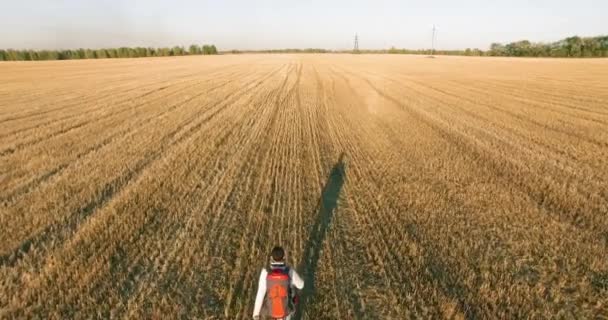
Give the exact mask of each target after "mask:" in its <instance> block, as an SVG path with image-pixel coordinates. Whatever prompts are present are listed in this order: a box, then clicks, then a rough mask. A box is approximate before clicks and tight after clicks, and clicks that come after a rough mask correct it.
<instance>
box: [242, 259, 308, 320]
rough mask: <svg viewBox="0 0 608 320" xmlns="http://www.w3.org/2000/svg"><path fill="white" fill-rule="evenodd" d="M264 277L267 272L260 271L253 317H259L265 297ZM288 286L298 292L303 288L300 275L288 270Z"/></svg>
mask: <svg viewBox="0 0 608 320" xmlns="http://www.w3.org/2000/svg"><path fill="white" fill-rule="evenodd" d="M266 276H268V271H266V269H262V272H260V280H258V294H257V295H256V296H255V305H254V307H253V316H254V317H255V316H259V315H260V310H262V305H263V304H264V296H266ZM289 284H290V285H291V286H292V287H296V288H298V289H299V290H302V289H303V288H304V280H302V278H300V275H299V274H298V273H297V272H296V271H295V270H293V269H292V268H289Z"/></svg>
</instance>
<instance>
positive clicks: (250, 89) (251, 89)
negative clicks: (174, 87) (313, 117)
mask: <svg viewBox="0 0 608 320" xmlns="http://www.w3.org/2000/svg"><path fill="white" fill-rule="evenodd" d="M279 69H280V68H279ZM276 71H278V70H276ZM260 83H261V82H258V85H259V84H260ZM254 88H255V87H253V88H247V89H249V90H247V91H253V89H254ZM229 103H230V102H227V104H229ZM189 137H190V136H188V137H187V139H190V138H189ZM184 138H186V137H184ZM98 271H99V270H97V271H95V270H94V271H93V272H98Z"/></svg>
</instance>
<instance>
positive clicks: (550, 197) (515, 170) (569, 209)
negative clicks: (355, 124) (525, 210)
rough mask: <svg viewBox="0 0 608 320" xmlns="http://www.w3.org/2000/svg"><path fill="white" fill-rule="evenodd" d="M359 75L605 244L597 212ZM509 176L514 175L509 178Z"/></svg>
mask: <svg viewBox="0 0 608 320" xmlns="http://www.w3.org/2000/svg"><path fill="white" fill-rule="evenodd" d="M362 79H364V80H365V81H366V82H367V83H368V84H369V85H370V87H372V88H373V89H374V90H375V91H376V92H377V93H378V94H380V95H381V96H383V97H384V98H386V99H387V100H389V101H392V102H393V103H395V104H396V105H399V106H401V107H402V108H403V109H404V110H409V112H408V113H410V114H411V115H412V116H414V117H415V118H417V119H419V120H420V121H421V122H424V123H427V124H428V125H430V126H431V127H433V128H435V130H436V131H437V132H439V133H440V135H441V136H442V137H443V138H444V139H447V140H448V141H450V142H451V143H452V144H453V145H455V146H457V147H458V148H460V149H461V150H462V152H463V153H464V154H470V155H471V159H473V160H474V161H475V162H477V163H479V165H481V166H484V167H487V168H489V169H491V170H493V171H494V172H496V173H497V178H498V179H499V180H500V181H501V182H502V183H503V184H505V185H507V186H509V187H514V188H516V189H519V190H521V191H522V192H524V193H525V194H527V195H529V196H530V198H531V199H533V200H534V201H535V203H536V204H537V206H538V208H540V209H542V211H545V212H547V213H550V212H555V213H557V217H556V215H554V214H548V216H550V217H552V218H557V219H556V221H558V222H565V223H569V224H571V225H573V226H574V227H577V228H582V229H585V230H588V231H594V232H598V233H599V234H600V237H601V238H602V237H603V238H604V240H603V241H604V242H605V243H606V245H608V227H606V226H604V224H605V223H604V222H602V220H601V218H599V217H598V216H597V215H590V216H589V215H585V212H589V213H591V212H597V211H596V210H586V209H584V208H580V207H574V204H572V203H565V204H564V203H559V201H558V200H557V199H556V198H555V195H556V194H560V193H559V190H555V187H553V186H552V185H547V184H546V183H544V184H543V185H542V188H540V189H538V188H534V187H532V186H531V185H529V184H528V183H527V180H526V179H524V173H528V174H525V176H529V174H531V175H532V176H534V174H535V173H534V172H528V170H524V171H523V172H524V173H522V170H523V169H522V168H519V167H517V165H516V164H513V163H511V162H510V161H508V160H505V159H502V158H499V157H498V156H496V155H494V153H493V152H492V151H491V150H489V149H487V147H484V146H481V145H479V144H475V143H474V142H471V141H470V139H469V137H468V136H466V135H465V134H463V133H462V132H459V131H455V130H449V129H447V128H450V125H449V124H447V123H445V122H444V121H443V120H439V119H433V118H432V117H431V116H429V115H428V114H426V113H422V112H421V111H416V110H412V109H411V108H408V107H407V106H405V105H403V104H402V103H401V102H400V101H399V100H398V99H396V98H394V97H393V96H390V95H389V94H387V93H385V92H384V91H382V90H380V89H379V88H377V87H376V86H375V85H374V84H373V83H372V82H371V81H369V80H367V79H365V78H362ZM442 124H443V125H442ZM513 177H517V178H516V179H513ZM518 182H519V183H518ZM541 182H542V181H541ZM547 190H548V192H547ZM577 203H578V204H581V205H584V206H588V205H589V203H585V202H582V203H581V202H577ZM563 205H566V208H564V207H563ZM598 210H599V212H602V210H601V208H600V209H598ZM600 216H601V215H600ZM582 218H586V219H589V220H590V221H586V219H582ZM600 241H601V240H600Z"/></svg>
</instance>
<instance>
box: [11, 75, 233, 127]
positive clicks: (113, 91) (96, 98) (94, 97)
mask: <svg viewBox="0 0 608 320" xmlns="http://www.w3.org/2000/svg"><path fill="white" fill-rule="evenodd" d="M234 66H238V64H232V65H229V66H221V67H217V68H212V69H211V70H209V71H211V72H215V71H220V72H223V71H225V70H227V68H231V67H234ZM206 71H207V70H206ZM198 74H200V72H192V73H188V74H185V75H183V76H180V77H182V78H189V77H191V76H196V75H198ZM212 75H213V73H212V74H207V76H212ZM76 79H78V78H76ZM76 79H75V80H76ZM133 80H135V78H134V79H133ZM174 80H175V79H172V80H171V81H174ZM124 81H125V79H124V77H123V75H120V76H118V77H117V79H116V80H115V81H113V82H117V83H121V82H124ZM171 81H168V80H167V79H163V80H161V81H157V82H153V83H146V84H143V85H136V86H135V87H133V88H129V87H128V86H130V85H131V83H129V84H128V85H124V87H127V89H126V90H123V91H120V93H121V94H123V96H124V94H128V93H130V92H133V91H136V90H139V89H143V88H146V87H151V86H156V85H159V84H160V85H163V84H166V83H171ZM113 82H111V83H113ZM111 83H107V82H104V85H106V87H107V85H108V84H111ZM116 89H117V88H114V87H110V89H107V90H106V91H108V93H107V94H105V95H103V96H101V97H100V96H99V93H97V92H96V93H94V94H92V95H91V96H89V97H88V98H90V100H88V101H82V99H83V97H82V96H78V97H74V98H71V99H67V100H62V101H55V102H53V103H54V104H59V103H64V102H68V101H72V100H78V101H77V102H76V103H74V104H69V105H64V106H61V107H58V108H53V109H48V108H46V107H45V106H40V107H39V109H42V108H44V109H45V111H38V110H36V111H34V112H32V113H31V114H27V115H16V116H13V117H12V118H11V117H9V118H5V119H0V123H4V122H7V121H13V120H19V119H26V118H28V117H35V116H40V115H45V114H48V113H57V112H58V111H62V110H65V109H70V108H73V107H79V106H80V105H82V104H83V102H84V103H85V104H87V103H89V102H96V103H99V102H100V101H103V100H104V99H105V98H108V97H110V98H116ZM69 92H70V93H73V91H69ZM153 92H154V90H151V91H148V92H145V93H144V95H143V96H140V97H138V98H141V97H144V96H146V95H149V94H151V93H153ZM34 100H35V99H34ZM128 100H130V98H126V99H123V100H119V101H118V102H116V103H117V104H120V103H122V102H125V101H128ZM0 137H3V136H0Z"/></svg>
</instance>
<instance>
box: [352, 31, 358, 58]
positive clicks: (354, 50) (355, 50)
mask: <svg viewBox="0 0 608 320" xmlns="http://www.w3.org/2000/svg"><path fill="white" fill-rule="evenodd" d="M353 52H354V53H359V37H358V36H357V34H356V33H355V48H354V49H353Z"/></svg>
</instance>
